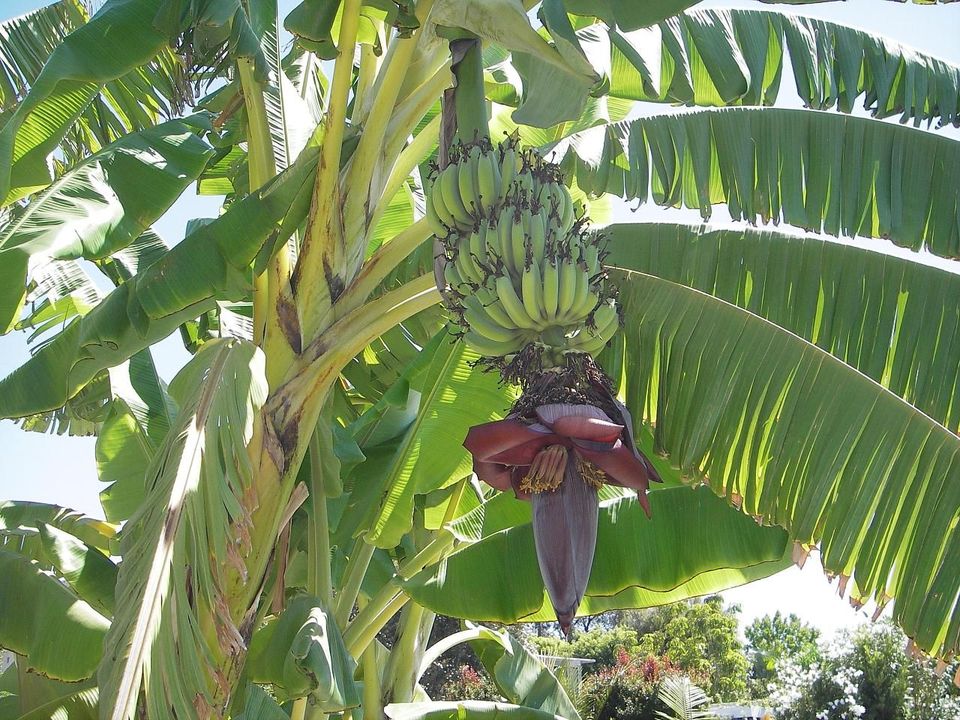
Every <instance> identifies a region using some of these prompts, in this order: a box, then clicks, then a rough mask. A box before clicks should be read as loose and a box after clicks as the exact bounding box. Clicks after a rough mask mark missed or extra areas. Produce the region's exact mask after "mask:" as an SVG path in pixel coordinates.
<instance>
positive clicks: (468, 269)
mask: <svg viewBox="0 0 960 720" xmlns="http://www.w3.org/2000/svg"><path fill="white" fill-rule="evenodd" d="M454 264H455V265H456V267H457V270H458V271H459V272H460V276H461V277H462V278H463V279H464V281H466V283H467V284H470V283H479V282H480V281H482V280H483V272H482V271H481V270H480V268H478V267H477V264H476V263H475V262H474V261H473V258H472V257H471V256H470V248H469V246H467V245H466V243H463V244H461V245H460V247H459V249H458V250H457V259H456V260H455V261H454Z"/></svg>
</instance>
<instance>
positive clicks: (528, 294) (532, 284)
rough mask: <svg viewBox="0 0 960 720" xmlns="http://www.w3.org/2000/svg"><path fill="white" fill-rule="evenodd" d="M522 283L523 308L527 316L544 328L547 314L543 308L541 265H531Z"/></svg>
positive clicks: (524, 273) (526, 270)
mask: <svg viewBox="0 0 960 720" xmlns="http://www.w3.org/2000/svg"><path fill="white" fill-rule="evenodd" d="M520 283H521V285H520V289H521V296H522V298H523V307H524V309H525V310H526V311H527V315H529V316H530V317H531V318H533V319H534V320H536V321H537V325H538V326H542V325H543V321H544V320H546V313H545V312H544V307H543V280H542V279H541V278H540V265H538V264H537V263H535V262H533V263H530V265H529V266H528V267H527V268H526V269H525V270H524V271H523V276H522V277H521V279H520Z"/></svg>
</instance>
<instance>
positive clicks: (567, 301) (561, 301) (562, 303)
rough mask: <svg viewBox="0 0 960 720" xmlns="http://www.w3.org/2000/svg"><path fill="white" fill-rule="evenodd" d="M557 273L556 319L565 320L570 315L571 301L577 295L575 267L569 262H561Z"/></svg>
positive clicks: (576, 272)
mask: <svg viewBox="0 0 960 720" xmlns="http://www.w3.org/2000/svg"><path fill="white" fill-rule="evenodd" d="M557 270H558V273H559V276H560V277H559V281H558V289H557V317H558V318H565V317H567V316H568V315H569V314H570V308H572V307H573V300H574V298H575V297H576V294H577V275H578V270H577V265H576V263H574V262H573V261H571V260H563V261H562V262H561V263H560V266H559V267H558V268H557Z"/></svg>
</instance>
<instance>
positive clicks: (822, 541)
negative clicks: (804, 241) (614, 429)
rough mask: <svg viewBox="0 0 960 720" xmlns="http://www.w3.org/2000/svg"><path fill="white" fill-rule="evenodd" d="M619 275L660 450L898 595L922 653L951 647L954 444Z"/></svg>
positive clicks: (860, 586)
mask: <svg viewBox="0 0 960 720" xmlns="http://www.w3.org/2000/svg"><path fill="white" fill-rule="evenodd" d="M617 281H618V282H619V284H620V298H621V301H622V302H623V306H624V310H625V313H626V317H627V318H629V320H628V322H627V325H626V328H625V333H624V334H625V338H626V341H625V360H624V370H623V377H624V378H625V387H624V388H623V392H624V394H625V397H626V402H627V405H628V407H629V408H630V411H631V413H632V414H633V417H634V420H635V422H639V423H642V424H644V425H646V426H648V427H650V428H652V432H653V437H654V444H655V448H656V450H657V451H658V452H659V453H660V454H662V455H666V456H668V459H669V461H670V463H671V464H672V465H674V466H675V467H678V468H679V469H680V471H681V472H682V473H683V474H684V475H685V476H688V477H690V478H699V479H701V480H702V481H703V482H706V483H709V485H710V486H711V487H712V488H713V489H714V491H715V492H717V493H718V494H720V495H723V496H725V497H727V498H729V499H730V500H731V501H733V502H742V507H743V510H744V512H747V513H749V514H750V515H755V516H758V517H761V518H763V520H764V522H769V523H775V524H777V525H780V526H782V527H785V528H786V529H787V531H788V532H789V534H790V537H791V539H792V540H794V541H795V542H799V543H802V544H804V545H807V546H811V545H817V546H819V548H820V552H821V557H822V560H823V564H824V567H825V569H826V570H827V571H828V572H830V573H833V574H837V575H842V576H843V577H844V580H843V586H844V587H845V588H846V589H847V591H848V592H849V593H850V595H851V597H852V599H853V601H854V602H857V603H861V602H866V601H868V600H870V599H873V600H875V601H876V602H877V603H878V604H879V605H881V606H882V605H884V604H885V603H886V602H887V600H889V599H890V598H896V604H895V608H894V612H893V617H894V620H895V621H896V622H898V623H899V624H900V625H901V627H903V629H904V631H905V632H906V633H907V635H908V636H910V637H911V638H913V639H914V641H915V642H916V644H917V646H918V647H919V648H920V649H922V650H923V651H925V652H928V653H931V654H934V655H936V656H938V657H943V656H947V655H948V653H951V652H954V651H955V650H956V649H957V647H958V640H960V608H958V606H957V598H958V592H960V566H958V562H960V554H958V552H957V549H958V548H960V529H958V527H957V524H956V522H955V520H956V516H957V512H958V508H960V486H958V485H957V483H955V482H953V477H954V475H955V472H956V467H957V464H958V463H960V439H958V437H957V436H956V435H955V434H954V433H952V432H950V431H949V430H947V429H946V428H944V427H943V426H942V425H939V424H937V423H936V422H934V421H933V420H932V419H931V418H930V417H929V416H927V415H924V414H923V413H921V412H920V411H918V410H917V409H916V408H914V407H912V406H911V405H909V404H907V403H906V402H904V401H903V400H901V399H900V398H898V397H897V396H895V395H894V394H892V393H891V392H889V391H888V390H885V389H884V388H882V387H881V386H880V385H878V384H877V383H875V382H874V381H872V380H870V379H869V378H868V377H866V376H865V375H863V374H862V373H860V372H858V371H857V370H855V369H853V368H851V367H850V366H847V365H845V364H843V363H842V362H840V361H839V360H837V359H836V358H834V357H832V356H831V355H829V354H827V353H825V352H824V351H823V350H820V349H819V348H817V347H816V346H814V345H812V344H810V343H807V342H806V341H804V340H803V339H801V338H799V337H798V336H796V335H794V334H793V333H790V332H788V331H786V330H783V329H781V328H779V327H777V326H775V325H773V324H771V323H769V322H768V321H766V320H763V319H762V318H759V317H757V316H756V315H753V314H751V313H749V312H746V311H744V310H741V309H740V308H737V307H735V306H733V305H729V304H727V303H725V302H723V301H722V300H718V299H716V298H713V297H711V296H709V295H705V294H703V293H700V292H698V291H696V290H692V289H690V288H686V287H683V286H681V285H677V284H674V283H671V282H669V281H667V280H662V279H659V278H654V277H652V276H649V275H643V274H640V273H636V272H625V273H617ZM655 517H656V515H655Z"/></svg>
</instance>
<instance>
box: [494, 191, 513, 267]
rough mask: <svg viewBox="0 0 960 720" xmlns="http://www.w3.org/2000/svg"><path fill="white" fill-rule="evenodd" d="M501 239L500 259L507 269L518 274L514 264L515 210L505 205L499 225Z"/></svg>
mask: <svg viewBox="0 0 960 720" xmlns="http://www.w3.org/2000/svg"><path fill="white" fill-rule="evenodd" d="M497 232H498V234H499V239H500V257H501V258H502V259H503V262H504V264H505V265H506V267H507V269H508V270H510V272H512V273H516V267H514V264H513V208H512V207H510V206H509V205H505V206H504V207H503V209H502V210H501V211H500V222H499V223H498V224H497Z"/></svg>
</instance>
